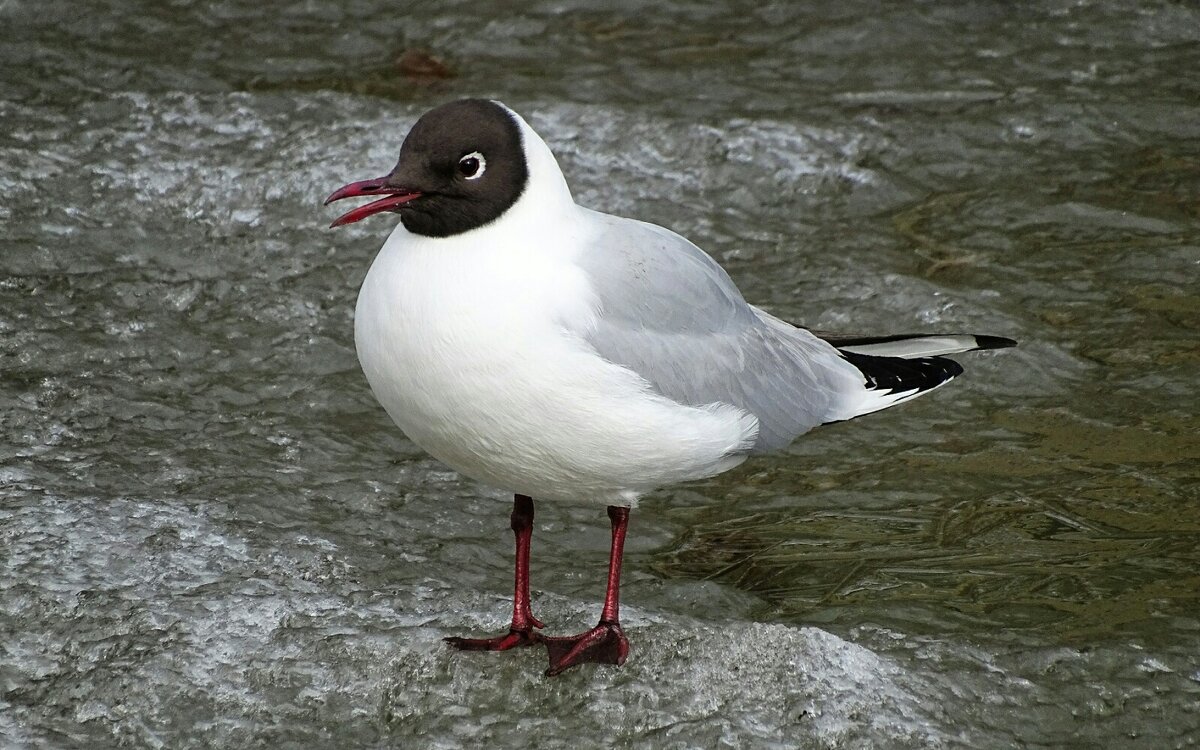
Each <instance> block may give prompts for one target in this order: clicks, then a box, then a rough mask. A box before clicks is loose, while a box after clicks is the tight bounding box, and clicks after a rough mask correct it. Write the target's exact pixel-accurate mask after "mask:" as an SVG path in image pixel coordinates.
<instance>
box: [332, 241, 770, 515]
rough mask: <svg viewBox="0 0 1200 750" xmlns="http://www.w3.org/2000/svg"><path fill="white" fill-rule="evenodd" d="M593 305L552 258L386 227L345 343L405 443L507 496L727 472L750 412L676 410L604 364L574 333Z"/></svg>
mask: <svg viewBox="0 0 1200 750" xmlns="http://www.w3.org/2000/svg"><path fill="white" fill-rule="evenodd" d="M480 235H484V236H483V237H480ZM468 240H469V241H468ZM481 245H482V246H481ZM568 250H569V249H568ZM594 309H595V306H594V304H593V301H592V295H591V290H590V288H589V287H588V284H587V280H586V278H584V276H583V274H582V272H581V271H580V270H578V269H577V268H576V267H575V266H574V265H573V264H571V263H570V262H569V252H565V251H563V250H562V249H559V250H558V251H557V252H544V253H539V252H531V251H530V250H529V249H528V248H509V247H503V246H492V247H488V246H487V243H486V232H485V231H477V232H473V233H471V235H469V236H464V237H462V238H461V239H448V240H447V239H443V240H427V239H422V238H416V237H414V236H413V235H410V234H408V233H407V232H405V231H404V230H403V228H398V229H397V231H396V232H395V233H393V235H392V237H391V238H389V240H388V242H387V244H385V245H384V248H383V250H382V251H381V252H380V254H379V256H378V257H377V258H376V259H375V262H374V263H373V264H372V266H371V270H370V271H369V272H368V273H367V277H366V279H365V280H364V282H363V286H362V290H361V291H360V293H359V297H358V306H357V309H356V311H355V319H354V327H355V335H354V339H355V344H356V346H357V349H358V357H359V361H360V363H361V364H362V368H363V372H364V373H365V374H366V377H367V381H368V382H369V383H370V384H371V389H372V391H374V393H375V396H376V398H378V399H379V401H380V403H381V404H382V405H383V407H384V408H385V409H386V410H387V412H388V414H389V415H390V416H391V417H392V419H393V420H394V421H395V422H396V424H397V425H399V426H400V428H401V429H403V430H404V432H405V433H406V434H407V435H408V437H409V438H410V439H412V440H413V441H414V442H415V443H417V444H418V445H419V446H421V447H422V448H424V449H425V450H426V451H428V452H429V453H430V454H432V455H433V456H434V457H435V458H438V459H439V460H441V461H443V462H444V463H446V464H448V465H450V466H451V467H453V468H454V469H456V470H458V471H459V472H461V473H463V474H466V475H467V476H469V477H472V478H474V479H477V480H479V481H481V482H485V483H487V484H491V485H494V486H496V487H500V488H503V489H505V490H508V491H512V492H520V493H522V494H527V495H531V496H533V497H535V498H541V499H548V500H583V501H594V502H602V503H606V504H620V505H630V504H633V503H634V502H636V499H637V497H638V496H639V495H641V494H643V493H644V492H647V491H649V490H651V489H654V488H656V487H660V486H663V485H666V484H671V483H675V482H680V481H685V480H689V479H696V478H700V477H704V476H711V475H713V474H716V473H718V472H721V471H725V470H726V469H729V468H731V467H733V466H735V465H737V464H738V463H740V462H741V461H742V460H743V458H744V456H742V455H741V454H740V449H741V448H743V447H744V446H745V445H746V442H747V440H750V441H752V440H753V432H754V429H755V422H754V419H753V417H750V416H748V415H746V414H745V413H744V412H741V411H739V410H737V409H734V408H732V407H722V408H716V409H714V408H693V407H686V406H682V405H679V404H677V403H675V402H672V401H669V400H667V399H664V398H662V397H660V396H658V395H656V394H654V393H652V392H650V391H649V390H647V387H646V383H645V381H644V380H642V379H641V378H640V377H638V376H637V375H636V374H634V373H633V372H631V371H630V370H627V369H625V368H623V367H619V366H617V365H614V364H611V363H609V362H607V361H605V360H603V359H601V358H600V357H599V356H598V355H597V354H595V352H594V351H593V350H592V349H590V347H588V346H587V345H586V344H585V343H584V342H583V340H582V339H581V338H579V337H578V336H577V335H575V334H573V333H572V331H580V330H585V328H586V325H587V321H588V320H590V319H591V316H593V315H594Z"/></svg>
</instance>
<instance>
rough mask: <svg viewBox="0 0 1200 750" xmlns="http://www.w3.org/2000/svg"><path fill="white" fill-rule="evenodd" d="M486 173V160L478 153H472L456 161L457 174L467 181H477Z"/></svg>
mask: <svg viewBox="0 0 1200 750" xmlns="http://www.w3.org/2000/svg"><path fill="white" fill-rule="evenodd" d="M486 171H487V159H485V158H483V154H481V153H479V152H478V151H472V152H471V153H469V154H467V155H466V156H464V157H463V158H461V159H459V160H458V173H459V174H461V175H462V176H463V177H465V178H467V179H468V180H478V179H479V178H480V177H483V173H484V172H486Z"/></svg>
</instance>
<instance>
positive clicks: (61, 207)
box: [0, 0, 1200, 748]
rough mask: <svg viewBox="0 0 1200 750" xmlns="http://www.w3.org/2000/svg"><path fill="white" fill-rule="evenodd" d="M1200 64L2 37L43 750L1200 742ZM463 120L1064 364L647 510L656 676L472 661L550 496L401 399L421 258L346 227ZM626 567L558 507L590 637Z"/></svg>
mask: <svg viewBox="0 0 1200 750" xmlns="http://www.w3.org/2000/svg"><path fill="white" fill-rule="evenodd" d="M1198 41H1200V11H1198V10H1197V8H1196V7H1195V6H1194V4H1190V3H1175V2H1158V3H1141V4H1133V3H1120V2H1107V3H1100V2H1095V3H1089V2H1081V3H1075V2H1072V3H1044V4H1038V5H1030V6H1021V7H1015V6H1013V7H1010V6H1009V5H1005V4H996V3H983V2H977V3H968V4H953V5H947V6H936V5H932V4H903V5H897V6H896V7H895V8H893V9H890V10H888V9H881V8H880V7H878V6H877V4H875V3H864V2H855V1H854V0H850V1H846V0H843V1H842V2H837V3H809V4H805V5H804V6H802V7H800V6H798V5H796V4H784V5H778V6H766V7H759V6H757V5H754V4H748V3H725V4H717V3H705V2H691V3H679V4H674V5H672V6H671V7H670V8H668V9H661V8H659V7H658V6H655V5H641V4H637V3H623V4H620V5H619V6H614V5H609V6H607V7H604V8H601V7H600V6H599V5H595V6H593V5H590V4H586V3H579V2H564V3H535V4H517V5H509V4H501V5H497V6H494V7H486V8H481V7H477V6H475V5H472V4H468V3H446V4H439V5H438V7H437V8H436V9H434V8H429V7H420V6H414V5H408V6H403V5H401V6H397V5H395V4H391V3H382V2H370V1H369V0H363V1H362V2H356V3H351V4H334V3H327V2H306V3H292V4H278V5H275V6H271V5H268V4H264V3H250V2H218V3H207V4H197V5H194V6H193V5H188V4H183V3H173V4H172V3H167V4H162V3H115V2H112V3H102V2H84V3H65V2H50V3H33V2H29V1H28V0H6V1H5V2H0V63H3V64H2V66H0V94H2V98H0V121H2V122H3V128H0V222H2V226H3V232H2V233H0V258H2V260H3V267H2V273H0V357H2V359H0V363H2V364H0V409H2V411H0V415H2V416H0V745H3V746H5V747H81V746H91V747H97V746H99V747H108V746H128V747H162V746H166V747H211V746H230V747H314V746H329V747H351V746H379V747H384V746H386V747H392V746H401V747H444V748H452V747H461V746H482V745H483V744H485V743H487V744H488V746H494V747H577V746H581V745H580V743H583V744H584V745H591V746H601V745H610V746H611V745H615V746H652V747H679V748H684V747H704V748H710V747H780V748H792V747H830V748H832V747H839V748H840V747H960V746H961V747H967V746H969V747H1009V746H1043V747H1063V746H1078V747H1094V746H1098V745H1099V746H1110V747H1147V748H1163V747H1190V746H1194V745H1196V744H1198V743H1200V664H1198V663H1197V657H1196V654H1197V653H1198V652H1200V551H1198V550H1200V470H1198V469H1197V467H1198V466H1200V437H1198V433H1200V417H1198V416H1197V409H1196V404H1197V400H1196V396H1195V392H1196V387H1197V376H1196V372H1197V365H1198V364H1200V346H1198V345H1197V335H1196V331H1197V329H1198V328H1200V284H1198V283H1197V274H1198V272H1200V202H1198V200H1197V196H1198V195H1200V145H1198V144H1200V111H1198V108H1197V102H1200V78H1197V77H1196V76H1195V75H1194V71H1195V70H1197V69H1198V68H1200V44H1197V42H1198ZM420 49H425V50H428V52H429V54H432V55H433V56H435V57H437V58H440V60H441V61H442V67H440V68H439V66H438V65H437V64H433V63H430V62H428V61H427V60H425V59H424V57H423V53H420V52H418V51H416V50H420ZM406 51H407V53H408V54H407V55H404V53H405V52H406ZM402 57H403V62H400V63H398V62H397V60H398V59H399V58H402ZM465 95H483V96H493V97H498V98H501V99H503V100H504V101H506V102H507V103H509V104H510V105H512V106H513V107H514V108H516V109H517V110H519V111H521V112H523V113H525V114H526V115H527V116H528V118H529V119H530V121H531V123H532V124H533V125H534V127H535V128H537V129H538V130H539V132H541V133H542V134H543V135H544V136H545V138H546V140H547V141H548V142H549V143H550V145H551V147H552V148H554V150H555V151H556V152H557V153H558V155H559V157H560V160H561V162H562V164H563V167H564V170H565V171H566V173H567V176H568V179H569V180H570V182H571V184H572V186H573V188H574V191H575V194H576V196H577V198H578V199H579V200H580V202H582V203H584V204H586V205H589V206H592V207H595V208H600V209H603V210H608V211H613V212H617V213H622V214H625V215H630V216H634V217H637V218H642V219H647V220H650V221H654V222H656V223H660V224H664V225H666V226H669V227H672V228H673V229H675V230H677V231H680V232H682V233H683V234H685V235H687V236H689V237H691V238H692V239H694V240H696V241H697V242H698V243H699V244H700V245H701V246H703V247H705V248H706V249H708V250H709V251H710V252H711V253H713V254H714V255H715V256H716V257H718V258H719V259H720V260H721V261H722V262H723V263H724V264H725V265H726V267H727V268H728V269H729V270H730V272H731V273H732V274H733V276H734V277H735V279H736V280H737V281H738V283H739V284H740V285H741V286H742V288H743V290H744V292H745V293H746V296H747V297H748V298H749V299H750V300H752V301H754V302H757V303H760V304H763V305H764V306H766V307H768V308H770V309H771V310H772V311H774V312H776V313H777V314H780V315H782V316H784V317H787V318H789V319H794V320H797V321H802V322H804V323H806V324H808V325H810V326H814V327H818V328H823V329H828V330H842V331H880V332H903V331H916V330H946V331H955V330H970V331H980V332H986V333H992V334H999V335H1007V336H1012V337H1014V338H1017V339H1020V340H1021V347H1020V348H1018V349H1016V350H1007V351H1004V352H1000V353H997V354H995V355H977V356H974V357H970V358H969V359H968V358H964V364H966V365H967V369H968V373H967V376H966V377H964V378H962V379H961V380H959V381H958V382H956V383H955V384H953V385H952V386H950V387H948V388H947V389H945V390H943V391H939V392H938V393H937V394H935V395H933V396H931V397H929V398H926V399H922V400H921V401H918V402H914V403H913V404H910V405H907V406H904V407H901V408H898V409H896V410H893V411H890V412H888V413H886V414H881V415H877V416H875V417H871V418H868V419H864V420H857V421H855V422H852V423H848V424H841V425H835V426H831V427H828V428H823V429H822V430H819V431H817V432H816V433H813V434H811V435H809V436H807V437H805V438H803V439H802V440H801V441H799V442H798V443H796V444H795V445H794V446H793V447H792V448H791V449H790V450H789V451H788V452H787V453H786V454H785V455H780V456H774V457H770V458H764V459H759V460H755V461H752V462H750V463H749V464H747V465H746V466H744V467H743V468H741V469H739V470H737V471H736V472H734V473H731V474H729V475H725V476H722V477H718V478H717V479H714V480H712V481H709V482H705V483H700V484H696V485H691V486H688V487H683V488H676V489H673V490H667V491H663V492H661V493H658V494H657V495H655V496H653V497H651V498H648V499H647V501H646V502H645V503H644V506H643V507H642V508H639V510H638V511H637V512H636V513H635V514H634V517H633V524H632V527H631V529H632V530H631V535H630V540H629V545H628V557H627V563H626V569H627V572H626V586H625V590H624V591H623V603H624V604H625V605H626V607H625V611H624V612H623V614H624V617H625V620H626V622H627V630H628V633H629V635H630V638H631V640H632V642H633V653H632V655H631V657H630V660H629V662H628V663H627V664H626V666H625V667H624V668H622V669H620V670H615V669H608V668H593V667H585V668H581V669H577V670H573V671H572V672H569V673H567V674H566V675H563V676H562V677H559V678H556V679H554V680H547V679H545V678H543V677H542V676H541V669H542V660H543V659H544V655H543V654H542V653H540V652H539V651H538V650H528V651H525V652H522V653H518V654H511V653H510V654H487V655H472V654H457V653H450V652H448V651H447V650H445V649H444V647H443V646H442V644H441V640H440V639H441V637H442V636H444V635H447V634H451V633H461V632H465V631H490V630H495V629H496V628H497V627H499V626H501V624H502V623H503V622H504V621H505V615H506V607H507V602H506V600H507V597H508V594H509V586H510V576H511V569H510V567H509V566H510V564H511V563H510V559H509V556H510V554H511V535H510V532H509V530H508V528H507V513H508V506H507V503H508V501H509V499H508V498H507V497H505V496H504V495H502V494H501V493H499V492H497V491H495V490H492V489H490V488H487V487H482V486H479V485H476V484H474V483H472V482H470V481H468V480H466V479H463V478H461V477H459V476H457V475H455V474H454V473H452V472H450V471H449V470H447V469H445V468H444V467H442V466H440V465H438V464H437V463H436V462H434V461H433V460H432V459H430V458H428V457H427V456H425V455H424V454H422V453H421V452H420V451H419V450H418V449H417V448H416V447H415V446H413V445H412V444H410V443H408V442H407V441H406V440H405V438H404V437H403V436H402V435H401V434H400V433H399V432H398V431H397V430H396V429H395V428H394V427H392V426H391V425H390V424H389V423H388V421H387V418H386V416H385V415H384V414H383V411H382V409H380V408H379V407H378V406H377V405H376V404H375V402H374V400H373V398H372V397H371V395H370V393H369V392H368V390H367V386H366V384H365V382H364V380H363V379H362V376H361V374H360V373H359V371H358V367H357V364H356V362H355V358H354V352H353V347H352V343H351V335H352V334H351V328H352V308H353V301H354V297H355V294H356V291H357V287H358V284H359V282H360V281H361V279H362V276H363V274H364V273H365V271H366V268H367V265H368V264H369V262H370V258H371V257H372V254H373V253H374V252H375V250H376V249H377V248H378V246H379V245H380V244H381V242H382V239H383V237H384V236H385V233H386V231H387V227H386V226H384V224H386V221H383V220H380V221H378V222H364V223H363V224H360V225H355V226H353V227H351V228H349V229H348V230H343V231H342V232H339V233H336V234H335V233H330V232H327V231H326V230H325V229H324V227H325V225H326V224H327V223H328V221H329V220H330V219H331V218H332V217H333V216H334V215H335V213H336V212H331V211H329V210H323V209H322V208H321V207H320V205H319V203H320V199H321V198H323V197H324V196H325V195H326V194H327V193H328V192H329V191H330V190H331V189H333V188H334V187H337V186H338V185H340V184H342V183H343V182H345V181H346V180H349V179H356V178H361V177H365V176H372V175H375V174H377V173H379V172H382V171H384V170H386V169H387V168H388V167H390V166H391V165H392V164H393V163H394V160H395V154H396V151H397V149H398V147H399V143H400V141H401V140H402V138H403V135H404V133H405V132H406V130H407V128H408V127H409V126H410V125H411V123H412V122H413V121H414V120H415V118H416V117H417V116H418V115H419V114H420V113H421V112H423V111H424V110H425V109H428V108H429V107H431V106H433V105H434V104H437V103H440V102H442V101H445V100H447V99H451V98H455V97H459V96H465ZM606 525H607V521H606V519H605V518H604V517H603V515H602V514H597V513H595V512H593V511H591V510H588V509H586V508H583V509H581V508H572V507H553V506H548V505H545V504H543V505H542V506H539V515H538V522H537V527H536V532H535V538H534V568H533V588H534V606H535V610H536V611H537V612H538V614H539V616H541V617H542V618H543V619H545V620H547V621H548V622H550V624H551V629H552V630H554V631H555V632H568V631H574V630H578V629H580V628H582V627H584V626H585V625H588V624H590V623H591V622H592V621H593V620H594V618H595V616H596V611H597V608H598V601H599V598H600V595H601V590H602V575H603V566H604V561H605V559H606V549H607V541H608V534H607V530H606Z"/></svg>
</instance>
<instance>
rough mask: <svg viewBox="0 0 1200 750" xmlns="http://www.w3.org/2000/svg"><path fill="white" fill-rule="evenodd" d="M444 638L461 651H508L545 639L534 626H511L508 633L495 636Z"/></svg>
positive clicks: (539, 625) (535, 623)
mask: <svg viewBox="0 0 1200 750" xmlns="http://www.w3.org/2000/svg"><path fill="white" fill-rule="evenodd" d="M533 624H534V625H535V626H536V627H539V628H540V627H542V624H541V623H540V622H538V621H537V620H534V621H533ZM442 640H443V641H445V642H446V643H448V644H449V645H450V646H451V647H453V648H456V649H458V650H459V651H507V650H509V649H510V648H521V647H523V646H533V645H535V644H537V643H540V642H541V641H542V640H543V639H542V636H541V635H539V634H538V633H535V632H534V631H533V628H525V629H521V630H518V629H516V628H511V629H510V630H509V631H508V633H506V634H504V635H498V636H496V637H495V638H460V637H458V636H449V637H447V638H443V639H442Z"/></svg>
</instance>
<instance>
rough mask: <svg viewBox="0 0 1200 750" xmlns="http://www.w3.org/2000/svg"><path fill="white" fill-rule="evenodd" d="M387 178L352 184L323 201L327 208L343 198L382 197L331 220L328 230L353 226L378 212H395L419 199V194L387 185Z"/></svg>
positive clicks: (339, 189)
mask: <svg viewBox="0 0 1200 750" xmlns="http://www.w3.org/2000/svg"><path fill="white" fill-rule="evenodd" d="M390 177H391V175H388V176H387V177H378V178H376V179H374V180H361V181H359V182H352V183H350V184H349V185H346V186H345V187H341V188H338V189H337V190H335V191H334V192H333V195H331V196H329V197H328V198H326V199H325V205H326V206H328V205H329V204H330V203H333V202H334V201H340V200H341V199H343V198H358V197H359V196H363V195H383V196H386V197H384V198H380V199H379V200H377V201H371V202H370V203H367V204H365V205H362V206H359V207H358V208H355V209H353V210H351V211H347V212H346V213H344V214H342V215H341V216H339V217H337V218H336V219H334V220H333V223H332V224H330V225H329V228H330V229H332V228H333V227H340V226H342V225H343V224H353V223H354V222H356V221H361V220H362V219H365V218H367V217H368V216H370V215H371V214H377V213H379V212H380V211H395V210H396V209H398V208H399V207H400V206H402V205H404V204H405V203H408V202H409V201H411V200H414V199H416V198H420V197H421V193H420V192H418V191H416V190H409V189H407V188H400V187H395V186H393V185H389V184H388V179H389V178H390Z"/></svg>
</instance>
